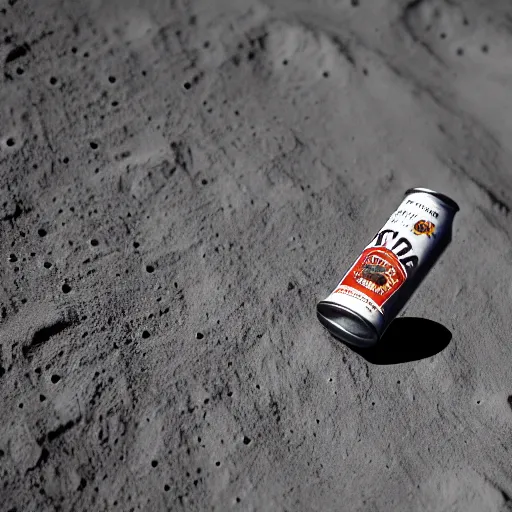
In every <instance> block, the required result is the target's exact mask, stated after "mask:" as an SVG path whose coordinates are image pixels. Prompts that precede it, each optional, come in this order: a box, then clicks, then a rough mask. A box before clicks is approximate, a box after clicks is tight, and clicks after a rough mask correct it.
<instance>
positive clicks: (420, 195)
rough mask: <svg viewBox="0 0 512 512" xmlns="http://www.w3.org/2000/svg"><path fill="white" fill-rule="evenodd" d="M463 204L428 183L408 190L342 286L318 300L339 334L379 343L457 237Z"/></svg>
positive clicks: (365, 343) (364, 344) (323, 314)
mask: <svg viewBox="0 0 512 512" xmlns="http://www.w3.org/2000/svg"><path fill="white" fill-rule="evenodd" d="M458 210H459V207H458V205H457V203H456V202H455V201H454V200H453V199H450V198H449V197H447V196H445V195H444V194H440V193H438V192H434V191H433V190H429V189H426V188H412V189H409V190H407V192H406V193H405V196H404V199H403V201H402V203H401V204H400V206H399V207H398V208H397V209H396V210H395V212H394V213H393V214H392V215H391V217H390V218H389V219H388V221H387V222H386V224H385V225H384V226H383V228H382V229H381V230H380V231H379V232H378V233H377V234H376V235H375V236H374V237H373V239H372V241H371V242H370V243H369V244H368V245H367V246H366V247H365V249H364V250H363V252H362V253H361V255H360V256H359V258H358V259H357V260H356V262H355V263H354V264H353V265H352V266H351V267H350V269H349V270H348V272H347V273H346V274H345V275H344V276H343V278H342V280H341V281H340V283H339V284H338V286H337V287H336V289H335V290H334V291H333V292H332V293H331V294H330V295H329V296H328V297H327V298H326V299H325V300H322V301H320V302H319V303H318V304H317V316H318V319H319V320H320V322H322V324H323V325H324V326H325V327H326V328H327V329H328V330H329V331H330V332H331V333H332V334H333V335H334V336H336V337H337V338H339V339H341V340H342V341H345V342H346V343H349V344H351V345H356V346H359V347H370V346H372V345H375V343H377V342H378V340H379V339H380V338H381V336H382V335H383V334H384V331H385V330H386V329H387V327H388V326H389V324H390V323H391V321H392V320H393V319H394V318H395V317H396V315H397V314H398V313H399V312H400V310H401V309H402V308H403V307H404V306H405V304H406V302H407V301H408V300H409V298H410V297H411V295H412V294H413V293H414V291H415V290H416V289H417V288H418V286H419V284H420V283H421V281H422V280H423V278H424V277H425V276H426V275H427V273H428V271H429V270H430V269H431V268H432V266H433V265H434V263H435V262H436V261H437V259H438V258H439V256H440V255H441V254H442V252H443V251H444V249H445V248H446V247H447V246H448V244H449V243H450V242H451V238H452V225H453V219H454V217H455V214H456V213H457V211H458Z"/></svg>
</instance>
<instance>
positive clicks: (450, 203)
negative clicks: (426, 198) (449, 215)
mask: <svg viewBox="0 0 512 512" xmlns="http://www.w3.org/2000/svg"><path fill="white" fill-rule="evenodd" d="M414 193H423V194H430V195H431V196H434V197H437V198H438V199H440V200H441V201H442V202H443V203H444V205H445V206H447V207H448V208H450V209H451V210H453V211H454V212H458V211H459V209H460V208H459V205H458V204H457V203H456V202H455V201H454V200H453V199H451V198H450V197H448V196H445V195H444V194H441V193H440V192H436V191H435V190H430V189H429V188H421V187H416V188H410V189H409V190H407V191H406V192H405V195H406V196H408V195H409V194H414Z"/></svg>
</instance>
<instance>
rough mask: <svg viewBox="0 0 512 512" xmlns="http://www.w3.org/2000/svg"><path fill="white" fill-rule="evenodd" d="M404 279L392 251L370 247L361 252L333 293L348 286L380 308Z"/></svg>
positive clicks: (401, 267)
mask: <svg viewBox="0 0 512 512" xmlns="http://www.w3.org/2000/svg"><path fill="white" fill-rule="evenodd" d="M406 278H407V274H406V271H405V268H404V266H403V265H402V264H401V263H400V261H398V258H397V257H396V255H395V254H394V253H393V252H392V251H390V250H389V249H387V248H386V247H370V248H369V249H365V250H364V251H363V253H362V254H361V256H360V257H359V259H358V260H357V261H356V263H355V264H354V265H353V266H352V268H351V269H350V270H349V271H348V272H347V274H346V275H345V277H344V278H343V279H342V281H341V283H340V284H339V285H338V287H337V288H336V290H334V293H343V291H342V289H341V287H342V286H349V287H350V288H353V289H355V290H358V291H360V292H362V293H364V294H365V295H366V296H367V297H369V298H370V299H372V300H373V301H374V302H375V303H376V304H377V305H378V306H379V307H381V306H382V305H383V304H384V303H385V302H386V301H387V300H388V299H389V298H390V297H391V295H393V293H395V292H396V291H397V290H398V288H400V286H402V284H403V283H404V281H405V280H406Z"/></svg>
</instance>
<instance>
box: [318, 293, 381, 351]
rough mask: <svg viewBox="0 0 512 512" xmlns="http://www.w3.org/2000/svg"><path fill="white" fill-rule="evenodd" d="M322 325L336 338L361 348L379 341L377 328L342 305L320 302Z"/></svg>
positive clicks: (319, 314) (319, 317)
mask: <svg viewBox="0 0 512 512" xmlns="http://www.w3.org/2000/svg"><path fill="white" fill-rule="evenodd" d="M316 314H317V317H318V320H319V321H320V323H321V324H322V325H323V326H324V327H325V328H327V330H328V331H329V332H330V333H331V334H332V335H333V336H335V337H336V338H338V339H340V340H341V341H344V342H346V343H348V344H349V345H355V346H357V347H360V348H369V347H372V346H374V345H375V344H376V343H377V341H379V334H378V332H377V330H376V329H375V327H374V326H373V325H372V324H371V323H370V322H369V321H368V320H366V319H365V318H363V317H362V316H361V315H359V314H358V313H356V312H355V311H352V310H351V309H348V308H345V307H343V306H341V305H340V304H336V303H335V302H329V301H325V300H323V301H320V302H319V303H318V304H317V307H316Z"/></svg>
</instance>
